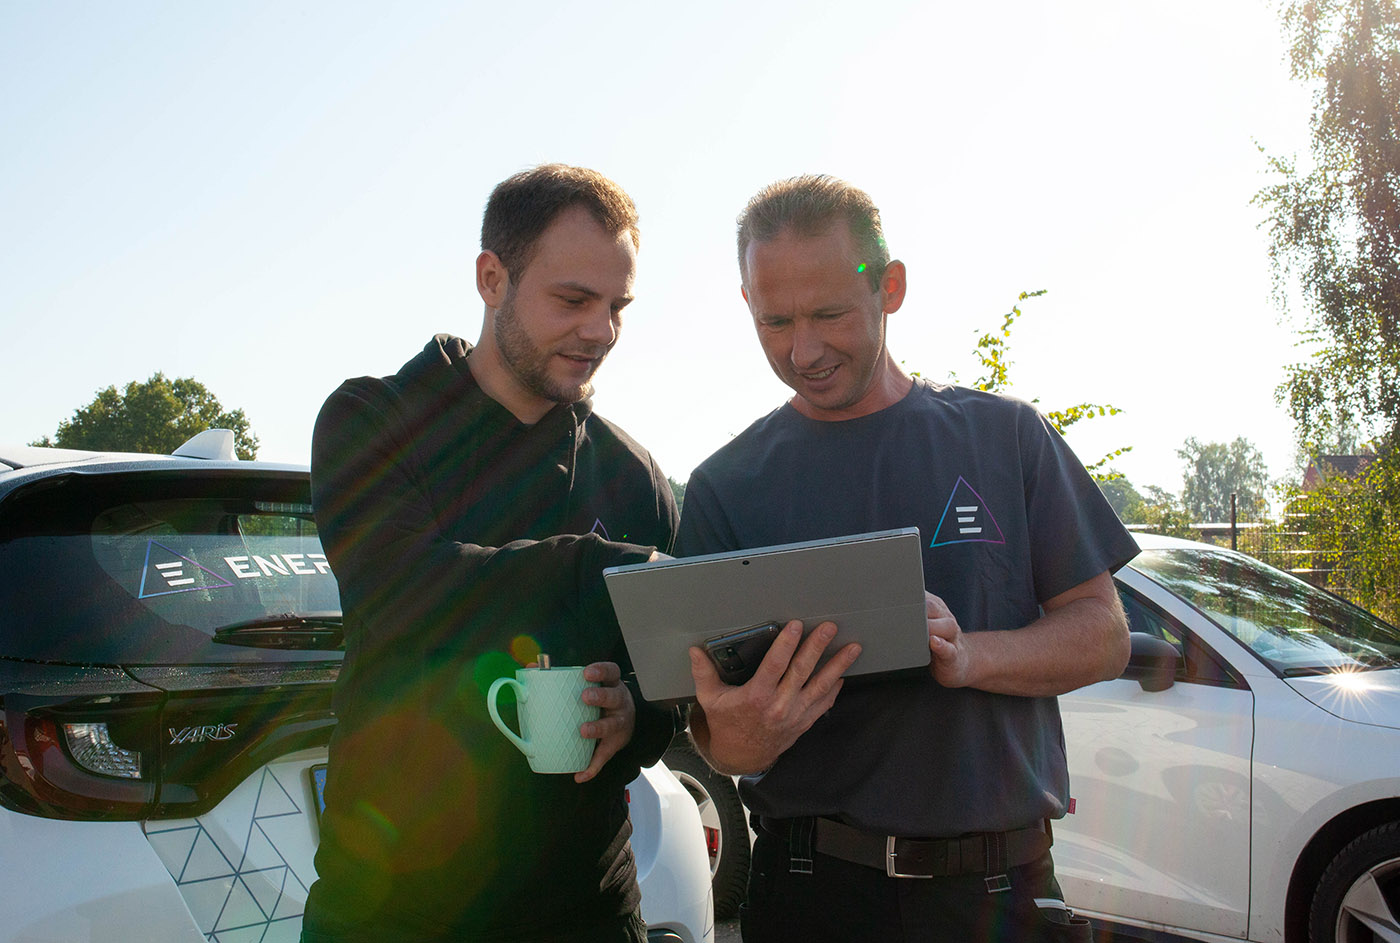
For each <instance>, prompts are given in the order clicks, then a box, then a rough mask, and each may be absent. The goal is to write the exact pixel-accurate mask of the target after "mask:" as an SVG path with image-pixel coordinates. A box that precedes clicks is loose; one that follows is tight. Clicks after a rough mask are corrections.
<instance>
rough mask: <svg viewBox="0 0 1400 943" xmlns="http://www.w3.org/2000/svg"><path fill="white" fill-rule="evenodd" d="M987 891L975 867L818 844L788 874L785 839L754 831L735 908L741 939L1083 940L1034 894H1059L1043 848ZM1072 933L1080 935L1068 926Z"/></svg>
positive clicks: (759, 942) (775, 942) (830, 942)
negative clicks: (916, 868) (904, 866)
mask: <svg viewBox="0 0 1400 943" xmlns="http://www.w3.org/2000/svg"><path fill="white" fill-rule="evenodd" d="M1007 874H1008V876H1009V877H1010V879H1011V887H1010V888H1009V889H1008V890H1005V891H1001V892H998V893H988V891H987V885H986V882H985V880H984V879H985V877H986V876H985V875H983V874H959V875H953V876H950V877H936V878H891V877H887V876H886V875H885V873H884V872H883V871H879V870H876V869H875V868H871V867H867V866H865V865H860V864H851V863H850V862H847V861H842V860H840V859H839V858H832V857H830V856H827V855H823V854H821V853H820V852H818V853H815V854H814V855H813V858H812V873H811V874H793V873H791V871H790V870H789V867H788V846H787V842H786V840H784V839H783V838H781V837H778V836H776V835H774V834H772V833H770V832H765V831H759V832H758V839H757V841H756V842H755V843H754V848H753V864H752V867H751V869H750V871H749V887H748V899H747V900H746V901H745V903H744V905H743V907H741V908H740V912H739V913H740V925H741V927H742V930H743V935H744V943H787V941H792V943H798V941H801V943H860V941H865V940H870V941H880V943H1042V941H1044V943H1051V941H1059V940H1065V941H1075V940H1080V939H1082V940H1086V941H1087V940H1089V939H1090V937H1089V935H1088V933H1089V930H1088V927H1087V926H1085V925H1083V924H1082V923H1081V924H1079V925H1078V926H1075V927H1069V926H1060V925H1057V924H1054V923H1052V922H1051V921H1050V920H1049V919H1047V917H1046V916H1045V915H1043V914H1042V912H1041V910H1040V908H1039V907H1037V906H1036V903H1035V898H1037V897H1042V898H1049V897H1053V898H1060V899H1062V898H1063V895H1062V894H1061V893H1060V888H1059V885H1058V884H1057V883H1056V882H1055V874H1054V865H1053V864H1052V862H1051V859H1050V854H1049V853H1048V852H1047V853H1046V854H1045V855H1043V856H1042V857H1041V858H1040V859H1039V860H1036V861H1033V862H1031V863H1029V864H1025V865H1021V866H1020V867H1014V868H1011V869H1009V871H1008V872H1007ZM1071 931H1073V934H1079V935H1073V934H1072V933H1071Z"/></svg>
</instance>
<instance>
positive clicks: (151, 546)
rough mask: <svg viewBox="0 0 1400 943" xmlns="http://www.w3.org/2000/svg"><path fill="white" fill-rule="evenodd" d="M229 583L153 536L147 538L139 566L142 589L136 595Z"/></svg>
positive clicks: (209, 587) (220, 585) (189, 589)
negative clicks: (144, 551) (143, 559)
mask: <svg viewBox="0 0 1400 943" xmlns="http://www.w3.org/2000/svg"><path fill="white" fill-rule="evenodd" d="M232 585H233V584H232V583H230V582H229V581H228V580H226V579H224V578H223V577H222V576H220V575H219V574H217V573H215V572H214V571H213V570H206V569H205V568H204V567H202V566H200V565H199V564H198V563H195V562H194V561H193V560H191V559H190V558H189V557H186V556H182V555H181V554H178V553H176V552H175V551H174V550H171V549H170V548H169V547H167V546H165V544H162V543H159V542H157V541H154V540H150V541H147V542H146V562H145V565H144V566H142V567H141V590H140V593H139V594H138V596H137V598H138V599H149V598H150V597H152V596H169V595H171V594H172V593H189V592H193V591H194V590H197V589H219V588H221V587H224V586H232Z"/></svg>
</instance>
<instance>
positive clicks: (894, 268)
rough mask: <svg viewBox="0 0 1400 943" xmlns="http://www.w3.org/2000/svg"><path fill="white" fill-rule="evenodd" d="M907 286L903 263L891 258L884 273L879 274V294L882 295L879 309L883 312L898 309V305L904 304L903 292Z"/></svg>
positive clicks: (890, 312)
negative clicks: (882, 300) (882, 299)
mask: <svg viewBox="0 0 1400 943" xmlns="http://www.w3.org/2000/svg"><path fill="white" fill-rule="evenodd" d="M908 288H909V284H908V282H907V281H906V273H905V271H904V263H903V262H901V261H899V260H898V259H893V260H891V262H890V264H889V265H886V266H885V274H883V275H881V276H880V294H881V295H882V296H883V297H884V304H883V305H882V306H881V310H882V311H884V313H885V314H893V313H894V312H896V311H898V310H899V306H900V305H902V304H904V293H905V291H906V290H908Z"/></svg>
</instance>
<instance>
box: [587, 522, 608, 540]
mask: <svg viewBox="0 0 1400 943" xmlns="http://www.w3.org/2000/svg"><path fill="white" fill-rule="evenodd" d="M589 533H590V534H597V535H598V536H600V537H602V538H603V539H604V540H612V538H611V537H609V536H608V528H607V525H605V524H604V523H603V519H602V518H601V517H595V518H593V529H592V530H590V531H589Z"/></svg>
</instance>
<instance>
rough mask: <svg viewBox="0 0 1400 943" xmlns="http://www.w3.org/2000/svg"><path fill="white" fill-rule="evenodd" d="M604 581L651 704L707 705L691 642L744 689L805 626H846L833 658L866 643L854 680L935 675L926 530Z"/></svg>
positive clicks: (675, 565) (621, 574)
mask: <svg viewBox="0 0 1400 943" xmlns="http://www.w3.org/2000/svg"><path fill="white" fill-rule="evenodd" d="M603 579H604V581H605V584H606V585H607V588H608V595H609V596H611V597H612V604H613V610H614V611H615V612H616V613H617V621H618V624H619V625H620V626H621V627H622V637H623V640H624V641H625V642H626V643H627V651H628V653H629V654H630V655H631V658H632V665H633V667H634V668H635V669H636V672H637V681H638V684H639V685H640V687H641V691H642V696H643V697H644V698H646V699H647V700H648V701H656V702H660V703H663V704H678V703H682V702H685V701H693V700H695V682H694V681H693V680H692V679H691V676H690V656H689V653H688V650H689V649H690V647H691V646H698V647H700V648H703V649H706V650H707V651H709V652H710V653H711V655H712V658H713V659H714V660H715V663H716V667H717V668H718V669H719V670H720V673H721V677H726V678H727V679H728V680H736V681H741V680H742V679H743V678H744V677H745V676H746V674H745V673H746V672H747V673H749V674H751V673H752V670H753V668H755V667H756V666H757V664H758V662H759V661H761V660H762V657H763V653H764V652H765V651H767V645H768V643H769V642H771V640H772V636H773V635H774V634H776V630H778V629H781V628H782V627H783V626H784V625H786V624H787V623H788V622H790V621H791V620H793V619H800V620H801V621H802V624H803V627H804V628H805V630H806V631H809V632H810V631H811V630H812V629H815V628H816V627H817V626H818V625H819V624H821V623H822V622H834V623H835V624H836V628H837V633H836V638H835V639H834V640H833V641H832V642H831V644H830V645H828V646H827V648H826V652H827V654H828V655H830V654H834V653H835V652H837V651H839V650H840V649H841V647H842V646H843V645H845V644H847V643H848V642H859V643H860V644H861V654H860V657H859V658H858V659H856V662H855V664H854V665H852V666H851V667H850V669H849V670H848V671H847V672H846V676H847V677H862V676H867V675H884V674H888V673H891V672H896V671H903V670H910V669H915V670H927V668H928V664H929V660H930V654H929V647H928V622H927V619H926V617H925V615H924V569H923V557H922V541H921V540H920V538H919V529H918V528H917V527H906V528H903V529H901V530H890V531H878V532H875V533H869V534H853V535H851V536H847V537H836V538H832V539H829V540H811V541H803V542H801V543H792V544H782V545H778V546H773V547H759V548H755V549H753V550H741V551H731V552H727V553H712V554H705V555H703V556H696V557H681V558H678V559H674V560H658V561H656V562H654V563H636V564H632V565H629V566H615V567H608V568H607V569H605V570H604V571H603ZM774 626H776V628H773V627H774ZM824 657H825V656H824Z"/></svg>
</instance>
